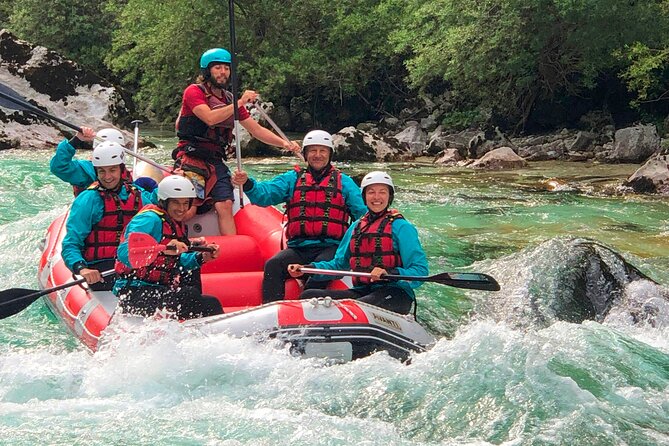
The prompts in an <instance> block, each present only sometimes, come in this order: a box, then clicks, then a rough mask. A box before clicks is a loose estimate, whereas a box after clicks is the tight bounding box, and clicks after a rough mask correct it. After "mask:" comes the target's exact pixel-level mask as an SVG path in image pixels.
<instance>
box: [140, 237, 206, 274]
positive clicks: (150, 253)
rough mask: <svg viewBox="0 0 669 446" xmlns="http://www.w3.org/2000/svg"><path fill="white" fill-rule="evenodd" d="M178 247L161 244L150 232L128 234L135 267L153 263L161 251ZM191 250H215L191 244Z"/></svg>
mask: <svg viewBox="0 0 669 446" xmlns="http://www.w3.org/2000/svg"><path fill="white" fill-rule="evenodd" d="M174 249H176V247H175V246H167V245H161V244H160V243H158V242H157V241H156V239H154V238H153V237H151V236H150V235H149V234H145V233H143V232H133V233H131V234H130V235H129V236H128V260H129V261H130V265H132V267H133V268H141V267H143V266H147V265H150V264H152V263H153V262H154V261H155V260H156V258H157V257H158V255H160V253H161V252H163V251H165V250H167V251H171V250H174ZM188 250H189V251H200V252H213V251H214V249H213V248H210V247H207V246H190V247H189V248H188Z"/></svg>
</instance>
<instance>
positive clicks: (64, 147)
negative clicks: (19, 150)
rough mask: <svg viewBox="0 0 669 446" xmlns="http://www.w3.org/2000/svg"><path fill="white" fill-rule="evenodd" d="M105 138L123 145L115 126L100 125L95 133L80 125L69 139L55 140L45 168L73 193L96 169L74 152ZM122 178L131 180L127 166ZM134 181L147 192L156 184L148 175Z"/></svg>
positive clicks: (90, 180)
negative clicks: (56, 142)
mask: <svg viewBox="0 0 669 446" xmlns="http://www.w3.org/2000/svg"><path fill="white" fill-rule="evenodd" d="M107 141H109V142H115V143H118V144H120V145H121V146H125V138H124V137H123V134H122V133H121V132H120V131H118V130H116V129H113V128H108V129H102V130H100V131H99V132H97V133H96V132H95V130H93V129H92V128H90V127H82V128H81V131H80V132H77V134H76V135H74V137H72V139H70V140H69V141H68V140H67V139H64V140H62V141H61V142H60V143H59V144H58V147H56V153H55V154H54V155H53V157H52V158H51V162H50V163H49V170H50V171H51V173H52V174H54V175H56V176H57V177H58V178H60V179H61V180H63V181H65V182H66V183H69V184H71V185H72V187H73V189H74V196H75V197H76V196H77V195H79V194H80V193H81V192H82V191H83V190H84V189H86V188H87V187H88V186H90V185H91V184H93V183H94V182H95V181H97V173H96V171H95V166H93V163H92V162H91V161H89V160H78V159H74V154H75V153H76V151H77V150H79V149H91V148H92V147H93V146H94V147H97V146H98V145H99V144H101V143H103V142H107ZM123 180H125V181H130V182H131V181H132V176H131V174H130V171H129V170H127V169H123ZM136 184H137V185H138V186H140V187H142V188H144V189H146V190H147V191H149V192H150V191H152V190H153V189H155V188H156V186H158V183H156V182H155V181H154V180H153V179H152V178H149V177H141V178H138V179H137V181H136Z"/></svg>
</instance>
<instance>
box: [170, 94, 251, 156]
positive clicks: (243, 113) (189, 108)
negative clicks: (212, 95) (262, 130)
mask: <svg viewBox="0 0 669 446" xmlns="http://www.w3.org/2000/svg"><path fill="white" fill-rule="evenodd" d="M216 98H217V99H218V100H219V101H221V102H223V103H225V104H230V103H231V101H228V99H227V97H226V96H225V95H224V96H223V97H218V96H216ZM202 104H205V105H209V104H208V103H207V96H206V95H205V94H204V91H202V90H201V89H200V87H199V86H198V85H197V84H191V85H189V86H188V87H186V89H185V90H184V94H183V99H182V101H181V111H180V112H179V117H181V116H194V115H195V114H194V113H193V109H194V108H195V107H197V106H198V105H202ZM238 110H239V121H244V120H245V119H248V118H250V117H251V115H250V114H249V111H248V110H247V109H246V107H239V108H238ZM179 117H177V122H179ZM233 121H234V118H233V116H230V117H229V118H228V119H226V120H225V121H223V122H222V124H223V126H225V127H229V128H232V127H233V125H234V124H233ZM184 144H187V142H186V141H179V146H181V145H184Z"/></svg>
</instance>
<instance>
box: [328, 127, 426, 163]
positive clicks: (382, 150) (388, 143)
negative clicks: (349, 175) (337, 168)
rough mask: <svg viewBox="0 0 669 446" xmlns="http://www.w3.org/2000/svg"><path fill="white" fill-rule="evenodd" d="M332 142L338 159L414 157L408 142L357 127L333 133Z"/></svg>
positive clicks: (408, 158) (378, 159)
mask: <svg viewBox="0 0 669 446" xmlns="http://www.w3.org/2000/svg"><path fill="white" fill-rule="evenodd" d="M332 142H333V143H334V145H335V160H338V161H341V160H345V161H407V160H410V159H412V158H413V155H412V154H411V151H410V150H409V147H408V145H407V144H406V143H402V142H400V141H398V140H396V139H394V138H388V137H385V136H380V135H373V134H371V133H369V132H365V131H363V130H358V129H356V128H355V127H346V128H343V129H341V130H340V131H339V132H337V133H335V134H334V135H332Z"/></svg>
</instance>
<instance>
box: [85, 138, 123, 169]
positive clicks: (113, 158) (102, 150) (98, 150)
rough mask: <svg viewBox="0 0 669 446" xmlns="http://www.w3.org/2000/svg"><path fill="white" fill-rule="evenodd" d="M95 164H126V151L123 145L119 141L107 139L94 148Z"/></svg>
mask: <svg viewBox="0 0 669 446" xmlns="http://www.w3.org/2000/svg"><path fill="white" fill-rule="evenodd" d="M92 161H93V166H95V167H105V166H117V165H119V164H125V152H124V151H123V146H121V144H119V143H117V142H113V141H105V142H103V143H100V144H98V145H97V147H95V149H93V159H92Z"/></svg>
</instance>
